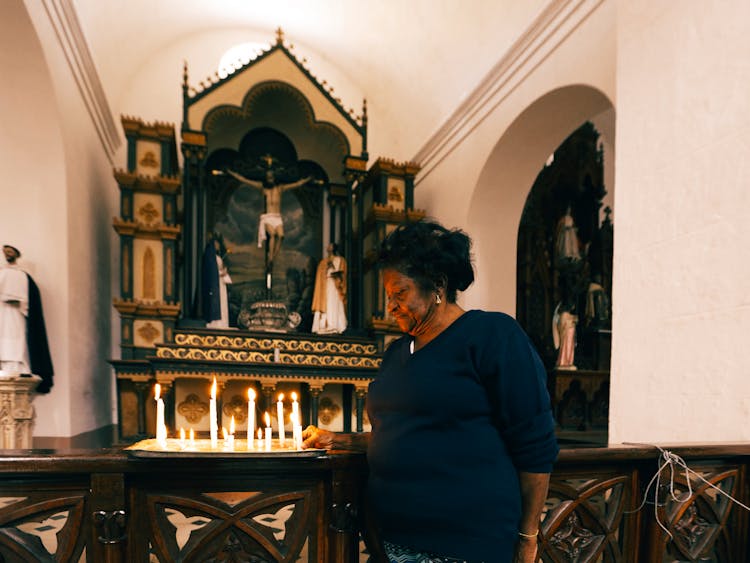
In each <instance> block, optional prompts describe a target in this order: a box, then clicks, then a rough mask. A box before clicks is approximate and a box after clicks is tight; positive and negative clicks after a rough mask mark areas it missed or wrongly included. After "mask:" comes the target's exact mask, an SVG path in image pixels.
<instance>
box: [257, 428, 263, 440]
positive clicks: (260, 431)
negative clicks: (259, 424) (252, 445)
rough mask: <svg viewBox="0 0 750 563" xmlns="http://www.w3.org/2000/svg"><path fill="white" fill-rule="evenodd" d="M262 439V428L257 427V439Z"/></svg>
mask: <svg viewBox="0 0 750 563" xmlns="http://www.w3.org/2000/svg"><path fill="white" fill-rule="evenodd" d="M262 439H263V430H261V429H260V428H258V440H262Z"/></svg>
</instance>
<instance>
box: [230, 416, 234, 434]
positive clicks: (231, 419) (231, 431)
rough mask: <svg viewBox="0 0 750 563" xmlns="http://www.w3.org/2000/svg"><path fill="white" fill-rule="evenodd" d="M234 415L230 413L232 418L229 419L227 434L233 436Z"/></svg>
mask: <svg viewBox="0 0 750 563" xmlns="http://www.w3.org/2000/svg"><path fill="white" fill-rule="evenodd" d="M234 429H235V427H234V415H232V418H230V419H229V435H230V436H234Z"/></svg>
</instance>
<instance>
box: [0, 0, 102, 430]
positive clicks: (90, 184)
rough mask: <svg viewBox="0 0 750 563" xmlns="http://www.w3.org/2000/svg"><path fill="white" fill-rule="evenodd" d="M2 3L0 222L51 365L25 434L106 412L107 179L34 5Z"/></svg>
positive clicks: (90, 420)
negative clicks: (38, 303) (20, 257)
mask: <svg viewBox="0 0 750 563" xmlns="http://www.w3.org/2000/svg"><path fill="white" fill-rule="evenodd" d="M7 8H8V9H9V10H11V11H12V12H13V13H12V14H6V13H4V17H3V18H2V24H0V25H2V26H3V28H4V29H3V33H2V34H0V35H2V39H0V41H2V42H3V43H4V44H6V43H7V44H6V48H3V49H1V51H2V53H3V55H2V59H1V60H2V62H1V63H0V66H1V67H2V68H3V70H4V72H7V73H9V75H11V76H13V77H14V79H13V80H12V81H10V80H9V81H4V82H6V83H8V84H12V87H5V88H7V90H0V100H2V101H3V103H2V104H0V105H2V109H0V111H1V112H2V113H3V124H4V126H3V129H2V133H0V143H2V144H3V145H6V144H7V145H8V146H9V147H10V148H9V149H8V150H7V151H6V150H3V151H2V155H3V156H2V159H3V165H4V166H3V167H4V168H6V169H7V172H6V173H5V174H4V178H5V179H6V181H8V182H9V183H8V185H9V186H15V187H16V188H15V189H14V191H13V195H12V196H11V202H12V205H7V206H6V205H3V207H2V211H0V213H1V214H2V221H1V223H2V228H3V231H4V232H5V229H6V228H7V229H8V232H9V234H8V235H7V236H9V237H12V238H13V239H14V240H15V241H16V245H17V246H19V247H20V248H21V250H22V252H23V253H24V255H25V256H24V258H26V259H27V260H26V262H25V265H26V266H27V267H28V269H29V271H30V273H31V274H32V275H33V276H34V279H35V280H36V281H37V283H38V285H39V286H40V290H41V294H42V302H43V306H44V313H45V320H46V327H47V333H48V334H47V335H48V339H49V342H50V347H51V354H52V360H53V365H54V368H55V378H54V387H53V388H52V391H51V392H50V394H49V395H46V396H39V397H37V398H36V399H35V401H34V406H35V409H36V413H37V415H36V416H37V419H36V427H35V430H34V435H35V436H51V437H57V436H73V435H76V434H78V433H81V432H84V431H88V430H92V429H94V428H97V427H100V426H104V425H107V424H109V423H110V422H111V421H112V409H111V396H112V372H111V369H110V368H109V366H108V364H107V363H106V354H107V351H108V350H109V349H110V328H109V327H110V314H111V313H110V310H111V292H110V290H109V284H110V246H111V239H112V235H111V234H110V232H111V227H110V226H109V222H110V221H111V217H112V215H113V206H112V204H113V201H112V199H113V198H112V197H111V196H110V195H109V193H110V192H111V191H112V190H113V187H112V184H113V183H114V180H112V178H111V169H110V162H109V160H108V159H107V155H106V152H105V151H104V149H103V147H102V145H101V143H100V142H99V140H98V138H97V133H96V131H95V130H94V127H93V125H92V122H91V119H90V117H89V115H88V113H87V111H86V108H85V107H84V104H83V101H82V98H81V95H80V93H79V91H78V85H77V84H76V82H75V80H74V78H73V76H72V75H71V73H70V70H69V66H68V63H67V59H66V55H65V53H64V52H63V51H62V49H61V46H60V43H59V41H58V40H57V36H56V35H55V30H54V29H53V28H52V25H51V24H50V19H49V16H48V14H47V13H46V12H45V10H44V7H43V6H42V5H41V4H39V3H37V2H30V3H28V5H26V6H24V4H23V2H12V3H10V5H9V6H8V7H7ZM5 28H7V29H5ZM14 58H15V61H14V60H13V59H14ZM4 191H5V190H4ZM5 236H6V235H5V234H4V235H3V237H5Z"/></svg>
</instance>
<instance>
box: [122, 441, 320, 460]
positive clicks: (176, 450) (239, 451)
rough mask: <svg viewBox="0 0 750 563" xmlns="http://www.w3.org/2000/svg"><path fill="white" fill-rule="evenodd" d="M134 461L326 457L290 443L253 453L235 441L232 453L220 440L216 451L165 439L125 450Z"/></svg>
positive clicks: (244, 443) (273, 443)
mask: <svg viewBox="0 0 750 563" xmlns="http://www.w3.org/2000/svg"><path fill="white" fill-rule="evenodd" d="M164 446H166V447H164ZM125 451H127V452H128V454H130V455H132V456H134V457H222V456H226V457H279V456H281V457H317V456H320V455H325V453H326V450H322V449H315V448H310V449H307V450H298V449H295V448H294V447H293V445H292V440H286V443H285V445H284V446H282V445H281V444H280V443H279V440H278V439H273V440H271V450H270V451H268V450H266V449H265V448H264V446H263V445H261V446H260V447H259V446H258V444H257V442H256V444H255V449H252V450H248V449H247V440H235V441H234V449H228V448H226V447H225V445H224V441H223V440H219V441H218V444H217V446H216V447H215V448H213V447H211V440H207V439H197V440H194V442H193V443H191V442H190V441H188V440H185V441H182V440H179V439H177V438H168V439H167V441H166V444H159V442H158V441H157V440H156V438H149V439H147V440H141V441H140V442H136V443H135V444H133V445H131V446H128V447H127V448H125Z"/></svg>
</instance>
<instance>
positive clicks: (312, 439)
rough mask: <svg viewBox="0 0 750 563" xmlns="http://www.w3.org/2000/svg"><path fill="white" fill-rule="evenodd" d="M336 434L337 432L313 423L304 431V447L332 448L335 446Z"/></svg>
mask: <svg viewBox="0 0 750 563" xmlns="http://www.w3.org/2000/svg"><path fill="white" fill-rule="evenodd" d="M334 436H335V433H333V432H330V431H329V430H323V429H321V428H318V427H317V426H313V425H312V424H311V425H310V426H308V427H307V428H305V429H304V430H303V431H302V449H303V450H306V449H307V448H320V449H324V450H330V449H331V448H332V447H333V438H334Z"/></svg>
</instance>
